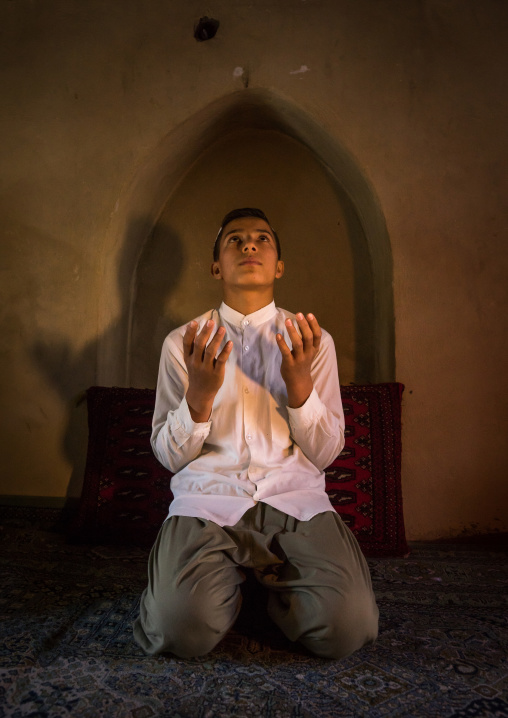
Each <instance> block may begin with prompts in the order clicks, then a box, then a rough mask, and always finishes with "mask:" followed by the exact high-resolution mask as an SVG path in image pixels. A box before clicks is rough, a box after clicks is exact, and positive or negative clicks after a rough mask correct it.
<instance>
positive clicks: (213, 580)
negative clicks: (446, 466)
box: [134, 503, 379, 658]
mask: <svg viewBox="0 0 508 718" xmlns="http://www.w3.org/2000/svg"><path fill="white" fill-rule="evenodd" d="M241 567H246V568H252V569H253V570H254V573H255V576H256V578H257V580H258V581H259V582H260V583H261V584H262V585H263V586H264V587H265V588H266V589H268V604H267V608H268V613H269V615H270V617H271V618H272V620H273V621H274V622H275V623H276V624H277V625H278V626H279V627H280V628H281V629H282V631H283V632H284V633H285V635H286V636H287V637H288V638H289V639H290V640H291V641H300V642H301V643H302V644H303V645H304V646H306V647H307V648H308V649H309V650H310V651H312V652H313V653H315V654H316V655H318V656H323V657H325V658H343V657H344V656H347V655H349V654H350V653H352V652H353V651H356V650H357V649H358V648H361V647H362V646H363V645H365V644H366V643H371V642H372V641H374V640H375V639H376V637H377V631H378V615H379V612H378V608H377V606H376V601H375V598H374V594H373V592H372V585H371V580H370V574H369V569H368V567H367V564H366V561H365V559H364V557H363V555H362V553H361V551H360V548H359V546H358V543H357V542H356V539H355V538H354V536H353V534H352V533H351V531H350V530H349V529H348V528H347V527H346V526H345V525H344V523H343V522H342V521H341V519H340V517H339V516H338V515H337V514H336V513H335V512H334V511H327V512H325V513H321V514H318V515H317V516H314V518H312V519H311V520H310V521H298V520H297V519H294V518H292V517H291V516H287V515H286V514H284V513H282V512H281V511H278V510H277V509H274V508H272V507H270V506H268V505H267V504H263V503H258V504H257V505H256V506H255V507H254V508H252V509H250V510H249V511H247V513H246V514H244V516H243V517H242V518H241V519H240V521H239V522H238V523H237V524H236V525H235V526H233V527H230V526H225V527H223V528H221V527H220V526H218V525H217V524H215V523H213V522H212V521H208V520H205V519H198V518H192V517H188V516H173V517H171V518H170V519H168V520H167V521H166V522H165V523H164V524H163V526H162V528H161V530H160V532H159V535H158V537H157V540H156V542H155V545H154V546H153V548H152V551H151V553H150V559H149V563H148V586H147V588H146V589H145V590H144V591H143V594H142V596H141V602H140V615H139V618H138V619H137V620H136V621H135V623H134V637H135V639H136V641H137V643H138V644H139V645H140V646H141V647H142V648H143V649H144V651H145V652H146V653H148V654H156V653H161V652H163V651H170V652H171V653H174V654H176V655H177V656H180V657H182V658H190V657H193V656H201V655H204V654H205V653H208V652H209V651H210V650H212V649H213V648H214V646H215V645H216V644H217V643H218V642H219V641H220V640H221V639H222V638H223V637H224V636H225V634H226V633H227V632H228V631H229V629H230V628H231V627H232V625H233V624H234V622H235V620H236V617H237V616H238V613H239V611H240V606H241V600H242V598H241V591H240V584H241V583H242V582H243V581H244V580H245V575H244V573H243V572H242V570H241Z"/></svg>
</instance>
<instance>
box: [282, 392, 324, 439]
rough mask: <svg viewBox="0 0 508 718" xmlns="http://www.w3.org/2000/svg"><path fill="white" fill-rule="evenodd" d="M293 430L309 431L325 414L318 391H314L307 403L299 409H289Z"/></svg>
mask: <svg viewBox="0 0 508 718" xmlns="http://www.w3.org/2000/svg"><path fill="white" fill-rule="evenodd" d="M287 410H288V415H289V423H290V426H291V429H293V430H297V429H299V428H303V429H307V428H308V427H309V426H311V425H312V424H315V423H317V422H318V421H319V420H320V419H321V417H322V416H323V414H324V411H325V407H324V405H323V402H322V401H321V399H320V398H319V396H318V393H317V391H316V389H312V391H311V393H310V395H309V398H308V399H307V401H306V402H305V403H304V404H302V406H299V407H298V408H297V409H295V408H292V407H290V406H288V407H287Z"/></svg>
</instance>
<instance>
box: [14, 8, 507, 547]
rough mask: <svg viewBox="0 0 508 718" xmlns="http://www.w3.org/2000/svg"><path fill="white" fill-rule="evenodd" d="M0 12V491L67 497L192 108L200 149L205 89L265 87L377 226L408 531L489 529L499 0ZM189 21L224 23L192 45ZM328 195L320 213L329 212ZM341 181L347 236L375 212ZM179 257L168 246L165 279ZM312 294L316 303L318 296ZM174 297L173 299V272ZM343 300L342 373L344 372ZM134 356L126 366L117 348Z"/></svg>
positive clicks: (321, 288) (188, 251)
mask: <svg viewBox="0 0 508 718" xmlns="http://www.w3.org/2000/svg"><path fill="white" fill-rule="evenodd" d="M0 13H1V18H0V20H1V22H0V25H1V28H2V31H1V32H2V42H1V43H0V53H1V55H2V57H1V64H0V66H1V67H2V70H1V74H0V83H1V87H0V96H1V97H2V106H3V107H2V112H1V116H0V123H1V125H0V130H1V136H2V138H3V139H4V141H3V142H2V144H1V146H0V158H1V159H0V213H1V214H0V216H1V217H2V228H1V231H2V241H1V244H0V271H1V280H0V282H1V283H0V293H1V295H0V321H1V327H2V329H1V332H0V376H1V383H2V395H1V402H2V404H1V410H0V431H1V436H2V445H3V450H2V467H1V471H2V473H1V476H0V482H1V483H0V493H2V494H7V495H27V496H43V497H63V496H66V495H77V494H79V489H80V478H81V475H82V464H83V455H84V449H85V446H86V423H85V410H84V405H83V403H79V397H80V395H81V394H82V392H83V391H84V390H85V389H86V388H87V387H88V386H90V385H92V384H94V383H99V382H100V383H111V384H113V383H115V384H123V383H125V382H126V381H127V374H126V369H125V367H124V366H120V363H119V362H118V351H116V350H115V347H123V345H124V344H125V343H126V342H127V344H128V341H127V340H126V337H128V336H129V331H128V330H129V326H130V325H131V320H132V319H133V318H134V320H135V309H136V303H135V302H134V303H133V302H132V298H133V297H134V296H135V293H136V291H140V290H143V281H142V280H143V276H142V275H143V268H144V267H146V262H145V260H146V256H147V253H149V252H150V247H152V249H153V248H154V247H155V245H154V244H153V243H152V244H151V245H150V241H149V238H150V237H152V236H153V237H156V234H153V235H152V232H153V230H154V227H156V232H157V231H161V230H162V228H163V227H164V226H168V222H169V219H171V221H172V222H173V221H174V222H176V224H175V227H176V230H178V232H180V233H181V232H182V231H183V230H182V227H183V226H184V224H185V222H184V220H185V216H184V215H182V214H180V216H178V212H179V211H180V212H182V211H183V210H182V207H183V206H184V202H185V201H186V200H185V198H186V197H187V199H188V197H189V194H188V193H189V192H190V190H191V188H192V187H196V186H198V185H199V183H198V182H197V179H196V178H195V179H194V181H192V179H189V176H186V175H185V172H184V171H183V169H182V168H187V169H188V171H189V172H190V173H192V171H193V170H192V168H193V167H196V166H198V167H199V163H201V165H200V166H201V169H203V168H205V167H206V166H207V165H206V162H207V160H206V152H205V151H206V150H209V151H210V152H213V149H212V148H211V146H210V145H211V143H207V142H206V131H207V128H208V127H209V125H208V124H206V122H204V120H203V136H202V138H201V140H200V139H199V133H198V132H197V125H196V123H195V124H194V125H193V128H192V132H190V131H189V133H188V134H187V136H186V132H187V130H186V127H188V126H189V125H188V123H189V122H192V118H204V117H205V115H204V114H203V113H205V114H206V108H208V107H212V106H214V103H215V104H216V103H220V102H222V101H223V99H224V98H229V97H234V96H238V93H240V94H241V93H251V94H246V95H245V96H246V97H250V96H255V97H260V96H262V95H259V93H268V94H266V97H268V96H269V97H271V98H275V99H274V100H273V102H274V103H275V104H276V103H277V102H278V101H279V100H280V103H282V104H281V106H282V105H284V106H285V107H286V108H288V107H289V108H291V107H293V108H296V109H295V112H296V111H297V112H298V113H300V115H301V116H304V117H306V118H308V120H309V123H310V125H309V126H312V127H319V128H320V131H321V132H322V133H323V134H324V135H326V137H327V138H328V140H327V143H328V144H327V143H324V144H322V147H324V148H325V149H326V151H324V152H323V153H320V152H317V154H319V162H318V159H317V154H316V147H317V144H319V142H318V141H317V140H316V143H315V144H314V145H313V144H312V142H310V141H309V142H308V143H307V146H306V148H303V147H302V148H301V152H302V153H305V152H311V153H312V152H314V155H316V156H315V157H313V158H311V160H309V166H312V167H313V168H314V170H315V172H316V173H317V174H319V173H320V172H326V169H327V168H326V167H324V165H323V162H324V163H325V165H326V158H324V157H323V154H325V155H326V154H327V153H328V154H329V152H328V151H329V150H330V148H332V147H336V148H337V155H336V162H335V165H334V166H335V167H337V166H339V165H340V162H339V159H337V158H340V157H342V158H343V159H344V162H346V161H348V162H352V163H353V164H354V165H355V167H356V170H357V174H356V175H355V176H353V174H350V178H351V182H352V183H353V184H354V182H355V181H356V180H358V182H359V183H360V184H362V183H363V184H362V187H367V188H370V190H371V197H372V198H374V200H375V201H374V204H375V207H374V206H373V208H372V211H373V212H374V213H375V211H377V212H378V218H379V217H382V219H383V222H384V226H385V227H386V229H387V236H388V238H389V244H388V248H389V253H390V257H389V262H387V263H386V264H385V265H384V266H385V268H386V267H392V266H393V314H394V316H395V361H396V378H397V379H398V380H399V381H402V382H403V383H404V384H405V385H406V392H405V399H404V409H403V411H404V430H403V450H404V457H403V494H404V499H405V515H406V524H407V530H408V534H409V536H410V538H414V539H416V538H418V539H422V538H436V537H439V536H448V535H455V534H459V533H461V532H464V531H465V532H475V531H478V532H479V531H482V532H485V531H496V530H501V529H504V530H506V529H507V512H506V507H507V493H506V492H507V476H506V466H505V445H506V435H507V423H508V421H507V413H508V412H507V393H508V392H507V389H508V386H507V383H508V380H507V378H506V371H505V364H506V354H507V339H506V337H507V336H508V332H507V329H508V327H507V323H508V311H507V309H508V306H507V305H508V297H507V281H506V278H507V265H508V249H507V247H508V243H507V242H506V226H507V209H506V195H507V189H508V187H507V185H508V179H507V176H506V169H505V168H506V164H507V149H508V148H507V145H508V140H507V136H506V129H505V128H506V120H507V112H506V110H507V102H508V100H507V97H508V94H507V92H506V89H507V88H506V77H507V69H508V68H507V56H506V49H505V47H506V43H505V38H504V28H505V27H506V21H507V20H508V17H507V15H508V8H507V7H506V5H505V4H503V3H499V2H497V1H496V0H486V1H485V2H482V3H481V6H480V5H479V4H478V3H477V2H476V1H475V0H462V1H461V2H460V3H459V2H449V1H448V0H446V1H445V0H432V1H431V0H422V1H420V2H416V1H415V2H407V0H385V1H384V2H378V3H372V2H370V1H368V0H355V1H354V2H353V0H349V1H347V0H320V1H317V0H316V1H310V2H296V1H295V0H281V2H277V3H273V2H271V1H269V0H253V2H250V3H236V2H235V3H231V2H227V1H226V0H222V1H220V2H212V3H211V4H210V3H209V4H208V5H207V7H206V13H205V11H204V10H203V7H202V5H201V4H200V3H198V2H196V1H195V0H190V1H188V2H185V3H183V2H182V3H166V2H162V0H152V1H151V2H150V3H146V2H141V0H123V1H122V2H111V3H103V2H99V1H96V2H94V1H93V0H89V1H88V2H86V3H83V2H78V1H77V0H65V2H64V1H63V0H52V1H51V2H48V3H33V2H30V1H29V0H16V2H5V3H2V5H1V8H0ZM203 14H208V15H211V16H214V17H217V18H218V19H219V20H220V22H221V25H220V29H219V32H218V34H217V37H216V38H214V39H213V40H211V41H208V42H204V43H197V42H196V41H195V40H194V38H193V37H192V31H193V26H194V23H195V22H196V20H197V19H198V18H199V17H200V16H202V15H203ZM256 93H258V95H256ZM201 121H202V120H201V119H200V120H199V122H201ZM198 124H199V123H198ZM264 129H265V130H267V129H268V130H269V129H271V130H273V131H277V132H280V131H281V126H280V123H279V125H278V126H275V125H274V126H272V127H265V128H264ZM282 129H283V128H282ZM289 135H291V133H289V134H288V137H287V138H285V139H284V140H283V142H284V143H286V144H285V145H284V147H286V149H287V143H288V142H292V141H295V137H294V136H289ZM186 137H187V139H190V140H192V143H191V145H192V146H191V145H189V143H188V142H186V141H185V139H186ZM219 139H220V137H218V136H215V137H214V142H217V141H218V140H219ZM300 144H301V143H300ZM304 144H305V143H304ZM283 151H284V150H281V152H283ZM298 151H300V149H299V150H298ZM330 151H331V150H330ZM288 152H289V150H288ZM296 156H297V154H292V157H293V158H295V159H294V161H295V162H296ZM200 158H201V159H200ZM209 159H210V158H209ZM162 160H164V161H165V162H166V163H167V164H166V167H167V171H166V172H165V173H162V174H161V173H160V167H161V161H162ZM210 162H211V164H210V165H209V167H210V168H212V167H213V166H216V164H215V165H214V163H213V162H212V161H211V160H210ZM312 162H314V165H313V164H312ZM316 163H317V164H316ZM319 163H321V165H320V166H318V165H319ZM155 166H157V167H158V171H157V172H154V171H152V170H153V168H154V167H155ZM323 167H324V169H323ZM319 176H320V177H324V175H319ZM347 176H348V175H347V173H346V174H345V175H344V177H343V179H344V178H346V177H347ZM355 177H356V180H355ZM161 178H162V179H161ZM359 178H360V179H361V182H360V179H359ZM144 179H146V180H147V181H146V182H144V181H143V180H144ZM148 180H150V181H148ZM159 180H160V181H159ZM186 181H187V184H186ZM330 182H331V180H330ZM332 185H333V182H332V183H331V184H330V186H329V187H328V190H329V192H330V193H331V194H330V202H328V200H327V201H324V202H323V204H322V206H323V207H325V208H330V207H331V204H332V205H333V203H334V202H335V203H337V202H338V204H335V205H334V206H335V209H336V210H337V211H338V206H339V205H341V202H342V199H341V198H340V197H339V196H338V195H333V192H334V191H335V190H334V189H333V186H332ZM346 185H347V183H346ZM346 185H344V186H343V190H344V193H345V195H344V196H346V197H348V201H349V200H351V202H352V203H353V204H354V208H355V212H356V214H357V216H358V219H359V222H360V224H361V226H362V227H364V228H365V227H367V226H368V225H369V222H370V221H371V219H372V216H371V215H368V216H367V215H366V214H364V213H363V212H362V204H361V202H360V201H359V200H358V202H356V200H355V198H356V199H358V197H359V196H360V194H361V192H359V191H357V189H358V188H356V189H355V187H353V186H352V185H351V186H349V187H348V186H346ZM201 186H202V187H204V186H206V183H204V184H202V185H201ZM330 188H331V189H330ZM134 190H136V192H135V193H134ZM277 191H278V190H277ZM179 192H180V195H179V194H178V193H179ZM186 192H187V195H186V194H185V193H186ZM348 193H349V194H348ZM332 195H333V196H332ZM206 196H209V197H211V196H213V197H216V196H217V195H213V194H211V195H206ZM178 199H180V200H181V203H180V201H177V200H178ZM228 199H229V198H225V209H224V208H223V207H221V208H220V211H219V208H218V207H217V208H214V209H213V212H212V210H210V209H209V208H207V209H206V212H207V213H208V212H209V213H210V214H209V215H208V214H206V216H204V217H203V224H200V223H199V222H198V223H197V224H198V226H199V229H200V231H201V230H203V231H204V224H205V222H204V220H205V219H206V223H207V224H208V216H210V218H211V216H212V214H213V215H214V223H213V227H215V224H216V221H215V217H217V216H218V217H219V219H220V215H221V214H222V213H223V209H224V211H226V210H227V209H229V207H230V206H232V204H234V203H231V202H229V201H227V200H228ZM291 199H293V206H294V211H295V213H296V215H297V214H298V212H299V211H300V203H299V201H298V198H291V197H289V198H288V203H287V206H286V208H285V212H286V214H285V215H284V216H283V217H282V221H283V224H284V223H285V222H286V218H287V217H289V216H290V212H289V208H290V207H291ZM355 202H356V203H355ZM330 203H331V204H330ZM346 204H347V202H346ZM341 206H342V207H344V204H342V205H341ZM274 209H275V210H276V211H279V209H280V210H281V211H282V204H281V203H280V202H278V203H276V205H275V207H274ZM318 209H319V206H318ZM216 211H217V214H215V212H216ZM376 226H379V223H378V225H376ZM288 227H289V225H288ZM365 235H366V239H367V241H369V238H371V237H372V233H371V232H369V231H368V229H365ZM350 239H351V238H350V237H349V239H348V241H349V240H350ZM345 240H346V237H344V244H343V245H341V247H343V248H344V256H345V255H346V254H347V251H346V249H347V247H348V245H347V243H346V241H345ZM351 246H353V245H352V244H351V242H350V241H349V247H351ZM376 246H378V244H377V243H376V242H373V243H372V246H370V247H369V252H370V253H371V257H372V253H373V252H375V247H376ZM379 246H381V245H379ZM383 247H384V248H383V250H382V252H385V250H386V245H383ZM195 252H196V246H195V245H192V243H188V242H187V241H185V242H184V243H183V245H182V252H181V262H182V266H181V272H180V276H181V277H184V276H186V275H185V272H188V271H189V261H195V256H196V255H195ZM192 257H194V259H191V258H192ZM140 260H141V261H140ZM352 261H353V260H352V259H351V257H349V258H348V259H347V262H346V264H345V265H344V268H345V267H346V266H351V262H352ZM144 262H145V263H144ZM347 263H349V264H347ZM373 264H375V262H374V261H373ZM380 264H382V261H381V262H380ZM136 268H138V271H136ZM133 277H134V278H137V283H136V281H135V280H134V279H133ZM344 281H345V284H347V283H348V281H349V280H348V279H345V280H344ZM332 290H333V291H335V288H334V287H332ZM143 291H144V290H143ZM206 291H208V290H206ZM312 291H313V293H314V292H315V294H313V295H312V296H313V297H314V301H316V302H317V303H319V304H322V305H323V306H324V305H325V303H326V301H325V296H329V295H330V287H329V286H325V284H324V283H323V284H322V285H321V283H320V282H316V287H315V288H313V290H312ZM348 292H349V293H348ZM351 292H352V289H351V286H350V284H349V289H347V288H346V291H345V294H344V297H347V296H349V300H348V301H349V302H350V305H353V304H354V299H353V298H352V294H351ZM178 293H180V294H178ZM374 293H375V294H377V293H378V291H377V289H376V288H375V287H374ZM172 296H173V300H174V298H175V297H176V296H178V297H180V298H179V302H181V303H182V304H181V306H183V304H184V303H185V301H187V300H186V299H185V292H184V290H183V288H182V285H181V284H179V285H178V288H177V289H176V290H175V294H173V295H172ZM207 298H208V297H207ZM344 301H345V302H346V299H345V300H344ZM191 304H192V302H191V303H190V304H189V305H186V309H185V312H184V311H182V316H183V314H187V306H188V310H189V311H190V310H191V309H192V310H193V311H194V308H193V306H191ZM281 304H282V302H281ZM179 306H180V305H179ZM288 308H291V307H289V306H288ZM138 311H139V310H138ZM168 312H169V314H170V315H172V314H175V313H176V312H175V308H174V306H173V305H171V303H170V305H169V308H168ZM353 314H354V311H353V310H352V309H351V311H349V310H348V311H347V312H346V317H345V320H344V327H345V332H344V334H347V336H348V339H347V341H346V345H347V346H346V345H344V347H339V348H340V353H341V354H343V355H344V374H343V376H351V375H352V373H354V371H355V367H353V364H355V362H356V360H355V361H353V359H352V357H353V356H354V353H355V350H354V349H353V348H352V347H353V345H354V341H355V340H354V338H353V331H352V327H353V324H354V322H353V319H352V317H353ZM393 314H392V317H393ZM380 316H386V317H387V321H389V319H390V312H389V311H388V312H386V313H385V314H383V313H381V314H380ZM183 318H184V319H186V318H187V317H186V316H184V317H183ZM339 321H340V318H339ZM132 326H133V332H132V334H131V339H132V338H133V337H135V332H136V322H135V321H134V324H133V325H132ZM334 331H335V333H336V335H337V336H339V335H340V334H341V332H340V330H339V329H335V330H334ZM339 366H341V356H340V355H339ZM131 368H132V370H133V371H134V373H136V372H138V374H137V377H138V379H139V381H142V380H143V381H144V380H145V377H142V376H141V375H140V374H139V372H140V371H141V369H140V367H139V362H138V364H136V357H135V355H133V363H132V367H131ZM373 371H374V370H373ZM374 373H375V371H374ZM133 376H134V375H133Z"/></svg>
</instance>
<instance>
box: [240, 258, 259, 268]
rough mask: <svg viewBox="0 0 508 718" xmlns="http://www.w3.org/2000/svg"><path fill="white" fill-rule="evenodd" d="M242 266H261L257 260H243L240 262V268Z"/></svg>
mask: <svg viewBox="0 0 508 718" xmlns="http://www.w3.org/2000/svg"><path fill="white" fill-rule="evenodd" d="M243 264H259V265H260V264H261V262H259V261H258V260H257V259H244V260H243V262H240V266H242V265H243Z"/></svg>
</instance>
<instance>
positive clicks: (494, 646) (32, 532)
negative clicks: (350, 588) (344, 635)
mask: <svg viewBox="0 0 508 718" xmlns="http://www.w3.org/2000/svg"><path fill="white" fill-rule="evenodd" d="M2 512H3V513H2V514H1V515H0V525H1V527H2V529H1V531H0V539H1V545H2V549H1V558H0V571H1V574H0V613H1V640H0V716H1V717H3V716H13V717H15V718H17V717H18V716H19V717H21V716H45V717H47V718H53V717H55V718H56V717H58V718H60V717H64V716H73V717H75V716H76V717H77V716H79V717H80V716H83V717H85V716H86V717H87V718H97V717H99V716H104V717H107V718H115V717H116V716H119V717H121V718H125V717H129V718H130V717H132V718H150V717H151V716H171V717H173V718H229V717H231V718H232V717H233V716H235V717H237V718H238V717H247V716H248V717H249V718H256V717H257V716H259V717H263V718H290V717H291V718H327V717H328V716H351V717H356V716H372V717H373V718H374V717H377V716H379V717H381V716H411V717H412V718H417V717H419V716H425V717H428V716H435V717H436V718H476V717H478V718H482V717H486V716H508V684H507V671H508V669H507V650H506V649H507V645H508V642H507V639H508V626H507V622H508V618H507V616H508V613H507V610H506V608H507V606H506V603H507V597H508V576H507V562H506V552H504V551H500V550H494V549H493V548H492V547H491V548H480V547H471V546H470V545H467V546H465V545H461V544H427V543H416V544H412V546H411V549H412V551H411V555H410V557H409V558H374V559H369V566H370V569H371V573H372V579H373V585H374V590H375V592H376V596H377V600H378V605H379V608H380V633H379V638H378V640H377V642H376V643H375V644H374V645H373V646H368V647H366V648H364V649H362V650H361V651H359V652H357V653H355V654H353V656H351V657H349V658H347V659H345V660H342V661H328V660H322V659H319V658H316V657H314V656H312V655H310V654H309V653H307V652H306V651H305V649H303V648H301V647H300V646H298V645H297V644H293V643H291V642H289V641H288V640H287V639H286V638H285V637H284V636H283V635H281V634H280V632H279V631H278V629H276V628H275V627H274V626H273V625H272V624H271V623H270V620H269V618H268V617H267V615H266V613H265V611H264V596H263V594H262V592H260V589H259V587H258V586H257V584H256V583H252V584H251V583H250V581H247V583H246V584H245V592H244V593H245V598H244V605H243V608H242V612H241V614H240V617H239V619H238V622H237V624H236V625H235V627H234V629H233V630H232V631H231V632H230V634H229V635H228V636H227V637H226V638H225V639H224V640H223V641H222V642H221V643H220V644H219V646H217V648H216V649H215V650H214V651H213V652H212V653H210V654H209V655H207V656H204V657H202V658H198V659H192V660H183V659H179V658H176V657H174V656H171V655H169V654H168V655H164V656H158V657H153V658H150V657H147V656H145V655H144V654H143V653H142V651H141V650H140V649H139V648H138V647H137V645H136V644H135V643H134V642H133V640H132V635H131V623H132V621H133V620H134V618H135V617H136V615H137V610H138V601H139V594H140V592H141V591H142V589H143V588H144V586H145V582H146V578H145V577H146V565H147V551H146V550H144V549H141V548H122V547H118V546H90V545H87V546H85V545H70V544H68V543H66V540H65V536H64V534H63V533H62V532H61V531H59V530H58V527H57V526H55V521H56V520H57V518H58V516H57V512H56V511H54V510H41V509H38V510H29V509H22V508H3V509H2Z"/></svg>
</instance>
